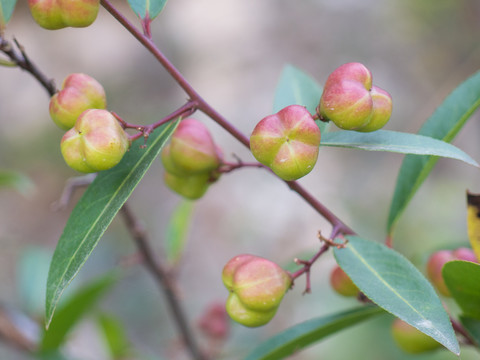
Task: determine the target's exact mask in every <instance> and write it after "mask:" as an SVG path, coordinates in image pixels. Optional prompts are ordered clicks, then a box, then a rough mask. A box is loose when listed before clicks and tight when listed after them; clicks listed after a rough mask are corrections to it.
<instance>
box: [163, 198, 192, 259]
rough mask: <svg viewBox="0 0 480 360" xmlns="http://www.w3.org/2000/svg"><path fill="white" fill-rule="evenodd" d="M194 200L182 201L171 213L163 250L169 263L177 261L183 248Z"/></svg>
mask: <svg viewBox="0 0 480 360" xmlns="http://www.w3.org/2000/svg"><path fill="white" fill-rule="evenodd" d="M193 207H194V202H193V201H188V200H184V201H182V202H181V203H180V204H179V205H178V206H177V208H176V209H175V211H174V212H173V214H172V217H171V219H170V222H169V224H168V227H167V233H166V236H165V237H166V244H165V250H166V253H167V258H168V261H169V262H170V263H173V264H175V263H177V262H178V260H179V259H180V258H181V256H182V253H183V250H184V248H185V242H186V239H187V235H188V229H189V225H190V221H191V218H192V213H193Z"/></svg>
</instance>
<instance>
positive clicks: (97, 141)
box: [60, 109, 130, 173]
mask: <svg viewBox="0 0 480 360" xmlns="http://www.w3.org/2000/svg"><path fill="white" fill-rule="evenodd" d="M129 146H130V142H129V140H128V136H127V134H126V133H125V131H124V130H123V128H122V127H121V126H120V124H119V123H118V121H117V119H116V118H115V117H114V116H113V115H112V114H111V113H110V112H108V111H107V110H100V109H90V110H86V111H84V112H83V113H82V114H81V115H80V117H79V118H78V120H77V122H76V123H75V126H74V127H73V128H72V129H70V130H69V131H67V132H66V133H65V135H64V136H63V138H62V141H61V144H60V147H61V151H62V155H63V158H64V159H65V161H66V163H67V164H68V165H69V166H70V167H71V168H73V169H75V170H77V171H80V172H84V173H90V172H97V171H101V170H107V169H110V168H112V167H113V166H115V165H117V164H118V163H119V162H120V160H121V159H122V158H123V155H124V154H125V152H126V151H127V150H128V148H129Z"/></svg>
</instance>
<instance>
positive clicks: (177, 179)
mask: <svg viewBox="0 0 480 360" xmlns="http://www.w3.org/2000/svg"><path fill="white" fill-rule="evenodd" d="M164 180H165V184H166V185H167V186H168V187H169V188H170V189H171V190H173V191H175V192H176V193H177V194H179V195H181V196H183V197H184V198H187V199H190V200H197V199H199V198H201V197H202V196H203V195H204V194H205V193H206V192H207V189H208V187H209V185H210V181H209V180H210V174H209V173H203V174H197V175H187V176H177V175H174V174H172V173H169V172H165V175H164Z"/></svg>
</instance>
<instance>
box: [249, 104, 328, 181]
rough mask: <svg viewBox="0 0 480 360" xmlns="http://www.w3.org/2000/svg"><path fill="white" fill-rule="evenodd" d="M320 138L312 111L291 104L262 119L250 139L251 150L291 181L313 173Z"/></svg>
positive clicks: (254, 154)
mask: <svg viewBox="0 0 480 360" xmlns="http://www.w3.org/2000/svg"><path fill="white" fill-rule="evenodd" d="M320 137H321V134H320V129H319V128H318V126H317V124H316V123H315V120H314V119H313V117H312V115H311V114H310V113H309V112H308V110H307V109H306V108H305V107H304V106H300V105H290V106H287V107H285V108H284V109H282V110H280V111H279V112H278V113H276V114H273V115H269V116H267V117H265V118H263V119H262V120H260V122H259V123H258V124H257V125H256V126H255V128H254V129H253V132H252V134H251V136H250V150H251V151H252V154H253V156H254V157H255V158H256V159H257V160H258V161H259V162H260V163H262V164H263V165H266V166H268V167H269V168H270V169H272V171H273V172H274V173H275V174H277V175H278V176H279V177H280V178H282V179H283V180H287V181H291V180H296V179H299V178H301V177H302V176H305V175H307V174H308V173H309V172H310V171H312V169H313V167H314V166H315V163H316V162H317V157H318V147H319V146H320Z"/></svg>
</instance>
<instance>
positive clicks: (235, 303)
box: [222, 254, 292, 327]
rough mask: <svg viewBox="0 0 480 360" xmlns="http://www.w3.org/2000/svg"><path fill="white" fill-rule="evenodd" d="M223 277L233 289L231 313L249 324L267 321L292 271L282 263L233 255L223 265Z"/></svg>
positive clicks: (259, 323) (246, 324) (286, 286)
mask: <svg viewBox="0 0 480 360" xmlns="http://www.w3.org/2000/svg"><path fill="white" fill-rule="evenodd" d="M222 280H223V283H224V285H225V287H226V288H227V289H228V290H229V291H230V295H229V297H228V299H227V303H226V309H227V312H228V314H229V315H230V317H231V318H232V319H233V320H235V321H236V322H238V323H240V324H242V325H245V326H248V327H257V326H262V325H265V324H266V323H268V322H269V321H270V320H271V319H272V318H273V317H274V316H275V313H276V312H277V309H278V307H279V305H280V302H281V301H282V299H283V296H284V295H285V292H286V291H287V290H288V289H289V288H290V286H291V284H292V279H291V277H290V275H289V274H288V273H287V272H286V271H285V270H283V269H282V268H281V267H280V266H278V265H277V264H275V263H274V262H272V261H270V260H267V259H264V258H261V257H258V256H254V255H248V254H244V255H238V256H236V257H234V258H232V259H231V260H230V261H229V262H228V263H227V264H226V265H225V267H224V268H223V272H222Z"/></svg>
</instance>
